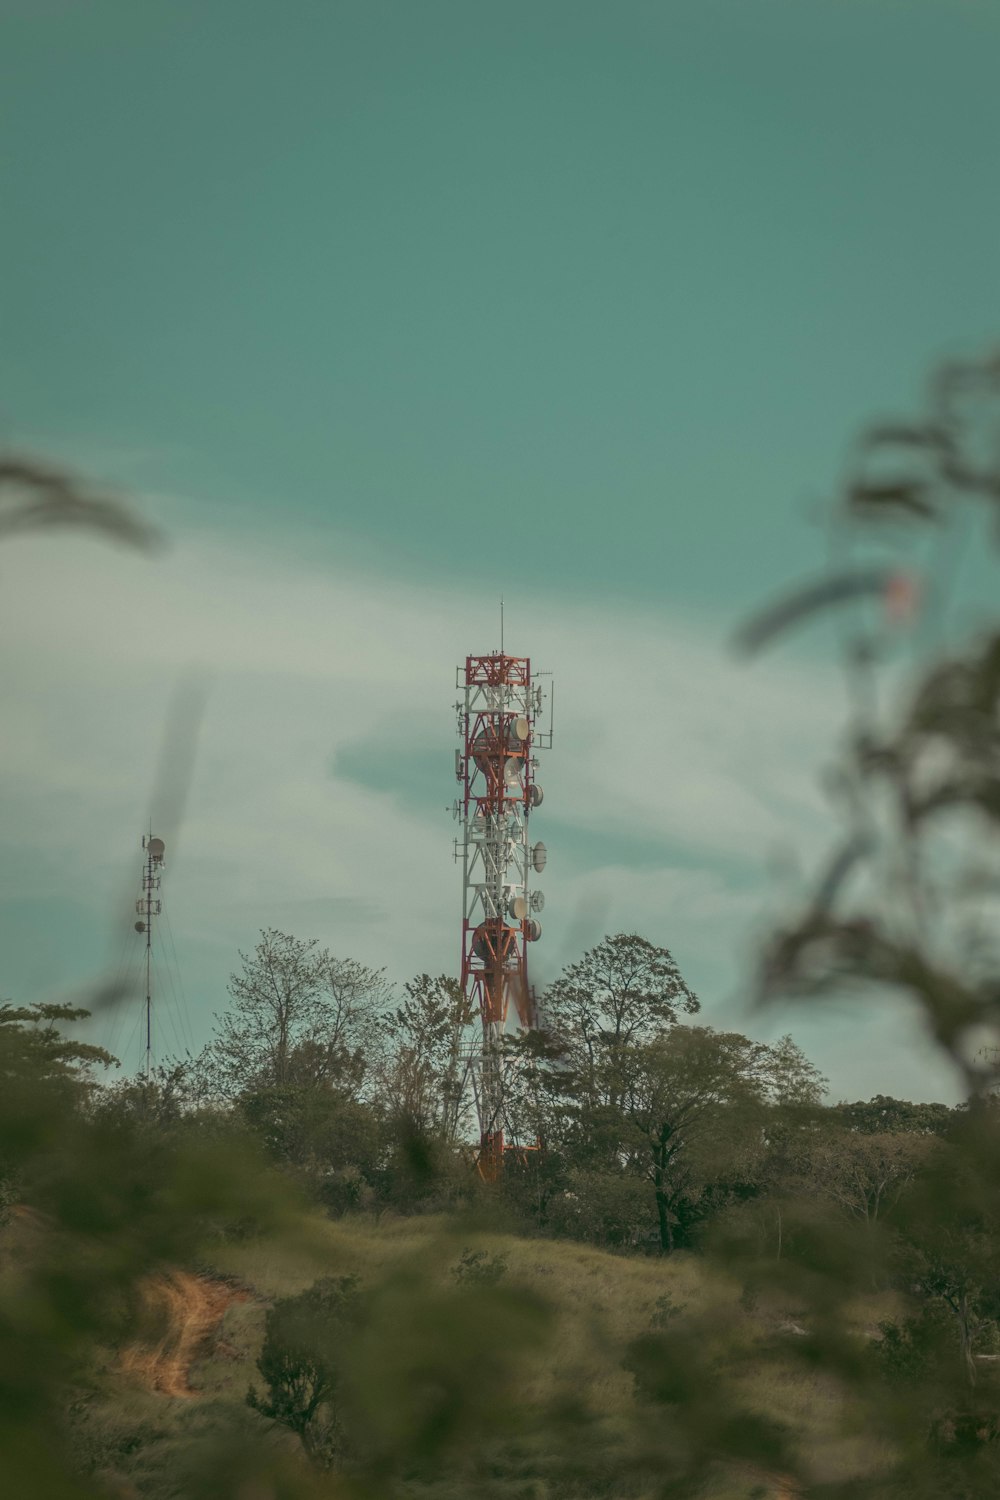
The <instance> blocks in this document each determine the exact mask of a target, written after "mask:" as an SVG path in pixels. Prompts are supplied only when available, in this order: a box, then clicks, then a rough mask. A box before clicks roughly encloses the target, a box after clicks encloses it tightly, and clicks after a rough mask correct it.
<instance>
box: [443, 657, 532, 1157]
mask: <svg viewBox="0 0 1000 1500" xmlns="http://www.w3.org/2000/svg"><path fill="white" fill-rule="evenodd" d="M457 685H458V687H459V688H463V689H464V698H463V699H461V700H460V701H459V702H458V703H457V704H456V708H457V710H458V731H459V735H460V737H461V740H462V747H461V749H460V750H458V751H456V755H455V774H456V776H457V779H458V781H459V782H460V783H461V788H462V790H461V793H460V798H459V801H458V802H456V804H455V812H456V816H458V817H459V818H460V819H461V823H462V834H461V837H460V838H459V839H457V840H456V845H455V853H456V858H457V857H461V859H462V869H463V882H464V900H463V906H462V988H463V990H464V992H465V996H466V999H467V1001H468V1002H469V1009H470V1011H471V1013H472V1014H473V1015H475V1014H477V1013H478V1015H479V1018H480V1020H481V1023H482V1041H481V1045H477V1046H476V1047H475V1049H474V1050H473V1054H472V1056H471V1057H470V1059H469V1077H470V1079H471V1083H472V1087H473V1091H474V1094H475V1100H476V1109H477V1112H478V1115H479V1130H480V1146H479V1158H478V1162H479V1170H480V1172H481V1173H482V1175H483V1176H484V1177H486V1178H488V1179H492V1178H495V1177H496V1176H497V1175H498V1174H499V1173H500V1171H501V1170H502V1168H503V1153H504V1148H505V1146H507V1145H510V1144H511V1140H510V1122H509V1120H508V1118H507V1113H506V1107H505V1092H506V1090H505V1077H506V1061H505V1056H504V1040H503V1038H504V1034H505V1032H506V1030H507V1020H508V1012H509V1010H510V1006H511V1002H513V1007H514V1012H515V1013H516V1016H517V1019H518V1021H519V1022H520V1025H521V1027H522V1028H526V1027H531V1026H533V1025H534V1023H535V1013H534V1012H535V1006H534V997H533V993H532V990H531V986H530V984H529V982H528V944H529V943H532V942H535V941H536V940H537V939H538V938H540V937H541V935H542V926H541V923H540V922H539V920H538V916H537V913H538V912H539V911H541V909H542V906H543V902H544V898H543V896H542V893H541V891H538V890H534V891H533V890H532V889H531V881H532V875H533V874H534V873H536V872H538V871H540V870H542V869H543V868H544V865H545V858H546V852H545V845H544V844H542V843H536V844H534V845H532V844H531V842H530V840H529V837H528V820H529V817H530V815H531V813H532V811H533V810H534V809H535V808H537V807H538V806H540V804H541V801H542V788H541V787H540V786H539V784H538V783H537V781H536V780H535V769H536V767H537V765H538V761H537V757H536V755H535V751H536V750H540V749H548V748H549V747H550V746H551V743H552V719H551V706H552V700H551V687H550V689H549V693H548V694H545V693H544V692H543V688H542V686H541V684H539V683H536V682H534V681H533V680H532V676H531V662H530V660H529V658H528V657H526V656H505V655H504V653H503V651H502V650H501V651H499V652H493V653H492V655H490V656H468V657H466V659H465V667H464V670H463V668H462V667H459V669H458V677H457ZM546 696H548V699H549V716H548V723H547V727H546V728H544V729H542V728H540V727H539V721H540V718H541V716H542V711H543V702H544V699H545V697H546Z"/></svg>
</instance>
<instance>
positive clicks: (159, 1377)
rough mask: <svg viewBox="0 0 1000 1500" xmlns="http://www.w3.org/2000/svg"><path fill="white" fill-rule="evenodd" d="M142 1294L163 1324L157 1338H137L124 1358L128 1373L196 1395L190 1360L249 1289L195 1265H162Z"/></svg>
mask: <svg viewBox="0 0 1000 1500" xmlns="http://www.w3.org/2000/svg"><path fill="white" fill-rule="evenodd" d="M143 1295H144V1297H145V1298H146V1301H147V1305H148V1307H149V1308H150V1310H151V1311H153V1312H155V1313H156V1314H157V1315H158V1317H159V1318H160V1319H161V1320H162V1323H163V1325H164V1326H165V1332H164V1334H163V1337H162V1338H161V1339H160V1341H159V1342H158V1343H157V1344H152V1345H140V1344H133V1345H132V1346H131V1347H130V1348H128V1349H126V1350H125V1351H124V1352H123V1354H122V1358H121V1368H122V1370H124V1372H125V1373H126V1374H127V1375H131V1376H132V1377H133V1379H134V1380H135V1381H136V1382H137V1383H138V1384H140V1385H144V1386H146V1387H147V1388H148V1389H149V1390H152V1391H160V1392H161V1393H162V1394H163V1395H164V1396H194V1395H196V1394H197V1392H196V1391H194V1390H192V1388H191V1383H190V1375H191V1366H192V1364H193V1362H194V1360H195V1358H196V1357H197V1355H198V1353H199V1351H200V1350H201V1348H202V1346H203V1345H204V1344H205V1342H206V1341H207V1339H208V1338H209V1337H210V1335H211V1334H212V1333H214V1332H215V1330H216V1328H217V1327H218V1326H219V1324H220V1323H221V1322H222V1318H223V1315H224V1313H225V1311H226V1308H227V1307H229V1306H230V1305H231V1304H232V1303H233V1302H245V1301H246V1299H247V1293H246V1292H239V1291H236V1290H234V1288H233V1287H231V1286H227V1285H226V1283H225V1282H224V1281H211V1280H209V1278H208V1277H207V1276H196V1275H195V1274H194V1273H193V1272H191V1271H177V1270H173V1271H161V1272H159V1273H158V1274H157V1275H155V1276H151V1277H150V1278H149V1280H148V1281H147V1282H146V1285H145V1288H144V1291H143Z"/></svg>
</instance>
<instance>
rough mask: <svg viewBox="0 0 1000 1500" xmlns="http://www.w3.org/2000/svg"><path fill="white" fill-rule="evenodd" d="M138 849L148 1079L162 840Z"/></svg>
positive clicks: (149, 838)
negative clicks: (142, 851)
mask: <svg viewBox="0 0 1000 1500" xmlns="http://www.w3.org/2000/svg"><path fill="white" fill-rule="evenodd" d="M142 847H143V848H144V849H145V851H146V862H145V864H144V865H143V869H142V895H141V896H140V897H139V899H138V901H137V902H136V903H135V909H136V913H137V914H138V917H139V920H138V921H137V922H136V924H135V930H136V932H144V933H145V934H146V1000H145V1009H146V1045H145V1047H144V1049H143V1065H142V1073H143V1077H144V1078H146V1079H147V1080H148V1079H149V1078H150V1077H151V1076H152V1072H153V918H154V917H158V916H159V915H160V912H161V911H162V910H163V903H162V901H161V900H160V898H159V897H158V896H155V895H154V894H153V893H154V891H158V890H159V888H160V871H161V870H162V868H163V855H164V847H165V846H164V843H163V840H162V839H158V838H154V837H153V834H152V832H150V833H148V834H144V835H143V840H142Z"/></svg>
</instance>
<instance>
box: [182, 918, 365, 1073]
mask: <svg viewBox="0 0 1000 1500" xmlns="http://www.w3.org/2000/svg"><path fill="white" fill-rule="evenodd" d="M240 960H241V962H242V966H243V967H242V971H241V972H240V973H238V974H233V975H232V976H231V978H230V981H229V993H230V995H231V996H232V998H233V1006H232V1009H231V1010H228V1011H226V1012H225V1013H224V1014H223V1015H222V1016H220V1017H217V1018H216V1035H215V1037H214V1038H213V1040H212V1041H211V1042H210V1043H209V1045H208V1046H207V1047H206V1049H205V1051H204V1052H203V1053H202V1056H201V1058H200V1059H199V1067H200V1072H201V1074H202V1076H203V1078H204V1080H205V1085H206V1087H207V1088H208V1090H209V1091H210V1092H211V1093H213V1094H215V1095H221V1096H223V1097H229V1098H235V1097H238V1096H239V1095H241V1094H243V1093H247V1092H249V1091H252V1090H259V1089H267V1088H286V1087H288V1086H290V1085H300V1086H303V1087H317V1086H319V1085H334V1084H335V1085H336V1086H337V1087H338V1088H340V1089H342V1090H343V1091H344V1092H346V1093H348V1094H350V1095H352V1096H356V1095H357V1094H358V1093H359V1092H360V1091H361V1090H362V1088H363V1085H364V1082H365V1078H366V1076H367V1073H368V1070H369V1068H370V1066H371V1063H372V1057H373V1053H374V1051H375V1049H376V1045H377V1038H378V1028H379V1022H380V1017H381V1014H382V1012H383V1010H384V1007H385V1005H386V1002H387V1000H388V996H389V992H390V991H389V986H388V984H387V982H386V979H385V973H384V971H383V970H375V969H369V968H366V967H365V966H364V965H363V964H358V963H355V962H354V961H353V960H352V959H335V958H333V957H332V956H331V954H330V953H328V952H327V951H326V950H325V949H320V948H318V946H317V943H316V941H315V939H311V940H308V941H306V940H303V939H301V938H295V937H291V936H289V934H287V933H283V932H278V931H276V930H275V929H274V928H268V929H267V930H266V931H262V932H261V935H260V942H259V943H258V944H257V947H256V949H255V950H254V953H253V954H252V955H247V954H245V953H242V952H241V953H240Z"/></svg>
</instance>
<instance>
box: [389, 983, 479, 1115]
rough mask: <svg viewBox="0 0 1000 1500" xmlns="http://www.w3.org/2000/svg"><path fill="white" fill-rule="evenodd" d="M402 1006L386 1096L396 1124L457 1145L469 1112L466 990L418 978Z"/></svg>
mask: <svg viewBox="0 0 1000 1500" xmlns="http://www.w3.org/2000/svg"><path fill="white" fill-rule="evenodd" d="M403 990H404V996H405V998H404V999H403V1002H402V1004H401V1005H399V1006H398V1007H397V1009H396V1010H395V1011H394V1012H393V1013H392V1015H391V1016H390V1017H389V1019H388V1021H387V1024H386V1032H387V1037H388V1043H389V1049H390V1050H389V1056H388V1059H387V1064H386V1069H385V1073H384V1079H383V1092H384V1095H385V1098H386V1101H387V1102H388V1103H389V1105H390V1108H391V1112H392V1114H393V1115H394V1117H395V1119H396V1121H397V1124H399V1125H402V1126H403V1128H404V1129H406V1130H408V1131H410V1132H412V1133H416V1134H422V1135H428V1136H437V1137H440V1138H441V1139H443V1140H445V1141H448V1142H452V1141H455V1140H456V1139H457V1137H458V1135H459V1132H460V1127H461V1126H462V1125H463V1124H464V1122H465V1118H466V1113H467V1110H468V1101H467V1100H466V1099H465V1098H464V1097H463V1083H464V1060H463V1057H462V1037H463V1032H464V1030H465V1028H466V1027H467V1026H468V1025H469V1024H470V1023H471V1021H472V1019H473V1017H472V1012H471V1010H470V1009H469V1002H468V999H467V997H466V995H465V992H464V991H463V989H462V986H461V985H460V984H459V983H458V981H457V980H455V979H450V978H448V976H447V975H445V974H439V975H438V976H437V977H436V978H433V979H432V978H431V976H430V975H429V974H419V975H418V976H417V977H416V978H415V979H412V980H410V981H409V982H408V983H407V984H405V985H404V986H403Z"/></svg>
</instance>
